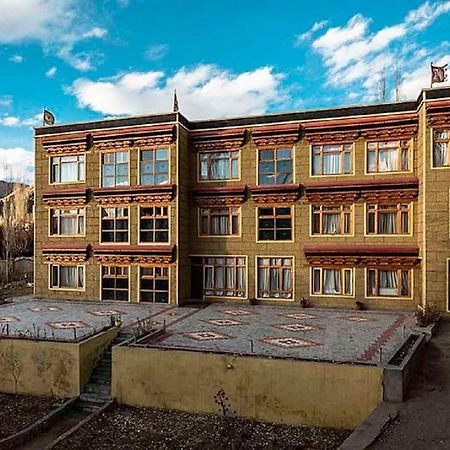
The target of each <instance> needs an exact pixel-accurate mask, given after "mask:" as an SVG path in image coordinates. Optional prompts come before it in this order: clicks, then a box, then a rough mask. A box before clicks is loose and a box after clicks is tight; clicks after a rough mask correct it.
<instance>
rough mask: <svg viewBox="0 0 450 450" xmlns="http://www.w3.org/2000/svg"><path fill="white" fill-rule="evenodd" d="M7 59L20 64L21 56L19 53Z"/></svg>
mask: <svg viewBox="0 0 450 450" xmlns="http://www.w3.org/2000/svg"><path fill="white" fill-rule="evenodd" d="M9 60H10V61H11V62H13V63H16V64H20V63H22V62H23V56H21V55H13V56H11V58H9Z"/></svg>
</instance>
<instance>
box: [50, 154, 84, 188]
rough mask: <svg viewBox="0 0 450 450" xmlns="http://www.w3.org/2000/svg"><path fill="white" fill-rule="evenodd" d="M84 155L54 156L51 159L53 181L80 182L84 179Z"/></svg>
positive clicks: (51, 178)
mask: <svg viewBox="0 0 450 450" xmlns="http://www.w3.org/2000/svg"><path fill="white" fill-rule="evenodd" d="M84 162H85V158H84V155H73V156H53V157H52V158H51V160H50V164H51V172H50V182H51V183H78V182H81V181H84V176H85V175H84V174H85V169H84Z"/></svg>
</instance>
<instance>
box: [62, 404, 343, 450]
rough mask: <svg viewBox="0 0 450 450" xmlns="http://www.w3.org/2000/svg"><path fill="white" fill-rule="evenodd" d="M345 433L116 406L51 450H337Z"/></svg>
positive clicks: (206, 415)
mask: <svg viewBox="0 0 450 450" xmlns="http://www.w3.org/2000/svg"><path fill="white" fill-rule="evenodd" d="M349 434H350V431H343V430H331V429H324V428H307V427H290V426H282V425H275V424H265V423H260V422H254V421H250V420H243V419H232V421H231V423H230V424H229V426H227V425H226V424H225V423H224V419H223V418H222V417H219V416H213V415H208V414H189V413H184V412H178V411H170V410H157V409H150V408H146V409H136V408H128V407H123V406H120V407H117V408H116V409H114V410H111V411H108V412H106V413H104V414H103V415H101V416H99V417H98V418H96V419H95V420H93V421H91V422H90V423H88V424H87V425H86V426H85V427H83V428H81V429H80V430H79V431H78V432H77V433H76V434H74V435H73V436H71V437H70V438H69V439H67V440H65V441H64V442H63V443H62V444H61V445H59V446H57V447H56V448H55V450H67V449H68V448H70V449H71V450H78V449H79V450H85V449H86V448H95V449H96V450H102V449H105V450H106V449H108V450H111V449H124V448H127V449H133V450H144V449H146V450H147V449H158V450H169V449H170V450H181V449H189V450H193V449H195V450H200V449H202V450H203V449H208V450H216V449H217V450H220V449H227V450H228V449H232V448H233V449H235V450H238V449H240V450H244V449H273V450H275V449H276V450H283V449H292V450H293V449H303V448H309V449H336V448H338V447H339V445H340V444H341V443H342V442H343V441H344V440H345V439H346V437H347V436H348V435H349ZM231 438H232V439H233V444H234V445H233V446H232V445H230V441H231Z"/></svg>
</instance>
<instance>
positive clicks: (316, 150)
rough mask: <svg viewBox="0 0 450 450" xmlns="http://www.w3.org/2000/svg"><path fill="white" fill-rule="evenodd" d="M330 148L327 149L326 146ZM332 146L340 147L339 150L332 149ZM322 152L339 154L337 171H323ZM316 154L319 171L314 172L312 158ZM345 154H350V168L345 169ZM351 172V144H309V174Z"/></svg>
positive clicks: (329, 174) (346, 173)
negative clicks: (339, 164) (339, 166)
mask: <svg viewBox="0 0 450 450" xmlns="http://www.w3.org/2000/svg"><path fill="white" fill-rule="evenodd" d="M329 147H330V149H329V150H328V148H329ZM333 147H340V149H339V150H332V149H331V148H333ZM324 154H339V155H341V168H340V171H339V172H338V173H324ZM316 155H318V156H319V158H320V173H314V159H315V156H316ZM346 155H350V156H349V158H350V169H349V170H348V171H346V168H345V160H346ZM352 174H353V144H350V143H345V144H312V145H311V176H313V177H332V176H339V175H352Z"/></svg>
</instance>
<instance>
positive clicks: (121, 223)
mask: <svg viewBox="0 0 450 450" xmlns="http://www.w3.org/2000/svg"><path fill="white" fill-rule="evenodd" d="M101 216H102V221H101V242H128V208H101Z"/></svg>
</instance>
